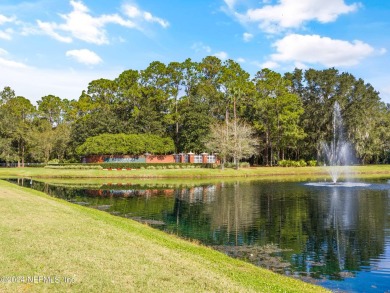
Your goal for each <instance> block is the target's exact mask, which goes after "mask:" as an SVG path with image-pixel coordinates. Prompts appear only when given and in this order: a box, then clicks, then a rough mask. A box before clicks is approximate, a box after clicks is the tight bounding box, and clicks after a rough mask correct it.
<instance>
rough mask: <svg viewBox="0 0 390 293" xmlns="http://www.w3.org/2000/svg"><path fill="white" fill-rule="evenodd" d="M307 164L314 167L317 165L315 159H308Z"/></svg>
mask: <svg viewBox="0 0 390 293" xmlns="http://www.w3.org/2000/svg"><path fill="white" fill-rule="evenodd" d="M307 164H308V165H309V166H310V167H315V166H317V160H310V161H308V162H307Z"/></svg>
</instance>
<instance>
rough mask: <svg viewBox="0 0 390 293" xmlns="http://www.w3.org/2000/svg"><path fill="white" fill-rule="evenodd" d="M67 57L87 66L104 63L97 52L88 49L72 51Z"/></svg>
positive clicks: (68, 52) (67, 53)
mask: <svg viewBox="0 0 390 293" xmlns="http://www.w3.org/2000/svg"><path fill="white" fill-rule="evenodd" d="M65 55H66V56H67V57H71V58H73V59H75V60H76V61H77V62H79V63H83V64H87V65H96V64H99V63H101V62H102V59H101V58H100V57H99V56H98V55H97V54H96V53H95V52H92V51H90V50H88V49H81V50H70V51H67V52H66V53H65Z"/></svg>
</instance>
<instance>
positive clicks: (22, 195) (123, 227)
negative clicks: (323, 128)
mask: <svg viewBox="0 0 390 293" xmlns="http://www.w3.org/2000/svg"><path fill="white" fill-rule="evenodd" d="M0 202H1V204H0V232H1V237H2V241H1V251H2V254H1V255H0V264H1V265H0V276H2V277H3V276H7V277H8V276H9V277H11V278H12V277H14V279H9V282H8V281H7V280H5V279H4V280H3V281H4V282H0V291H1V292H24V291H26V292H30V291H34V292H37V291H39V292H41V291H55V292H63V291H73V292H130V291H137V292H138V291H139V292H141V291H142V292H155V291H161V290H162V289H163V290H164V291H166V292H177V291H180V292H200V291H209V292H210V291H215V292H232V291H235V292H251V291H252V292H256V291H257V292H258V291H262V292H280V291H283V292H321V291H322V292H326V290H325V289H324V288H321V287H317V286H314V285H311V284H307V283H303V282H301V281H298V280H295V279H292V278H288V277H285V276H281V275H278V274H275V273H272V272H270V271H268V270H264V269H260V268H257V267H255V266H253V265H251V264H248V263H245V262H242V261H238V260H235V259H231V258H229V257H227V256H225V255H223V254H222V253H219V252H216V251H214V250H212V249H209V248H206V247H203V246H200V245H197V244H194V243H190V242H187V241H184V240H181V239H178V238H176V237H174V236H171V235H167V234H165V233H163V232H160V231H157V230H154V229H152V228H150V227H148V226H145V225H142V224H139V223H137V222H134V221H131V220H128V219H123V218H119V217H115V216H112V215H109V214H106V213H104V212H101V211H98V210H93V209H89V208H85V207H82V206H77V205H73V204H70V203H67V202H65V201H62V200H58V199H54V198H50V197H49V196H46V195H44V194H43V193H41V192H37V191H34V190H27V189H24V188H21V187H18V186H16V185H13V184H10V183H7V182H4V181H0Z"/></svg>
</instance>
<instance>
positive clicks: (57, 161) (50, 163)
mask: <svg viewBox="0 0 390 293" xmlns="http://www.w3.org/2000/svg"><path fill="white" fill-rule="evenodd" d="M59 163H60V160H58V159H53V160H50V161H49V162H47V164H48V165H57V164H59Z"/></svg>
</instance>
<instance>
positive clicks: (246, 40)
mask: <svg viewBox="0 0 390 293" xmlns="http://www.w3.org/2000/svg"><path fill="white" fill-rule="evenodd" d="M242 38H243V39H244V41H245V42H249V41H250V40H252V38H253V35H252V34H250V33H243V34H242Z"/></svg>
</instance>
